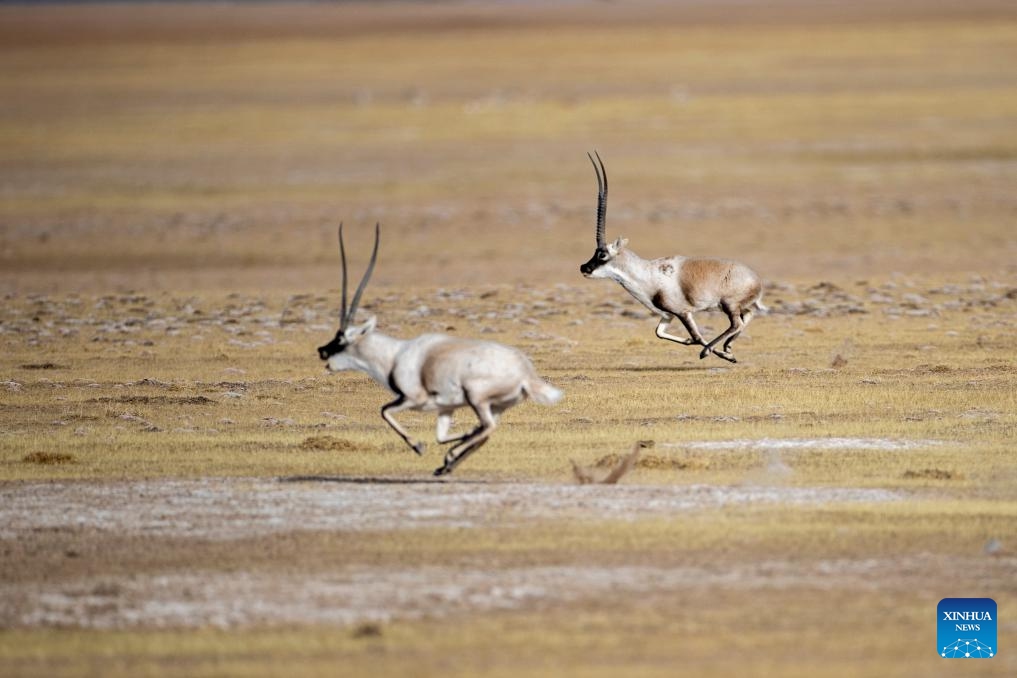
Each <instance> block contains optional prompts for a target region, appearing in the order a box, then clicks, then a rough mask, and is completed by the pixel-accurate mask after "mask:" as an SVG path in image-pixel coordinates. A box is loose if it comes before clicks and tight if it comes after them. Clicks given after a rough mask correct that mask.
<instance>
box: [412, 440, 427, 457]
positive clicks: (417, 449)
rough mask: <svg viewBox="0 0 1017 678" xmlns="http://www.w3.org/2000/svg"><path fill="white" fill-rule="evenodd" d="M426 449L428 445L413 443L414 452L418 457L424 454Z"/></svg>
mask: <svg viewBox="0 0 1017 678" xmlns="http://www.w3.org/2000/svg"><path fill="white" fill-rule="evenodd" d="M426 449H427V445H426V444H425V443H413V451H414V452H416V453H417V456H418V457H419V456H421V455H422V454H424V450H426Z"/></svg>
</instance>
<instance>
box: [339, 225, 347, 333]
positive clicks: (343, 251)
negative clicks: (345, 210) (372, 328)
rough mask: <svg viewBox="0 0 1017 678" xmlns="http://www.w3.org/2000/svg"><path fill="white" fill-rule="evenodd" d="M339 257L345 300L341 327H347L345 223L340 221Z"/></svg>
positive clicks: (341, 313)
mask: <svg viewBox="0 0 1017 678" xmlns="http://www.w3.org/2000/svg"><path fill="white" fill-rule="evenodd" d="M339 259H340V260H341V261H342V266H343V300H342V306H341V307H340V309H339V323H340V329H346V320H347V317H346V247H345V246H344V245H343V224H342V222H341V221H340V222H339Z"/></svg>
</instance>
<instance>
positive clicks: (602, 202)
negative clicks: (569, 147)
mask: <svg viewBox="0 0 1017 678" xmlns="http://www.w3.org/2000/svg"><path fill="white" fill-rule="evenodd" d="M593 153H594V155H596V156H597V159H596V160H594V159H593V155H590V154H589V153H587V154H586V155H587V157H589V158H590V162H592V163H593V170H594V171H595V172H596V173H597V249H595V250H594V251H593V256H592V257H590V260H589V261H587V262H586V263H585V264H583V265H582V266H580V267H579V272H580V273H582V274H583V275H584V276H585V277H587V278H605V277H607V275H608V269H607V268H605V265H606V264H609V263H610V262H611V261H612V260H613V259H614V258H615V257H616V256H618V253H619V252H620V251H622V249H624V247H625V245H626V243H628V240H625V239H624V238H618V239H617V240H615V241H614V242H612V243H609V242H607V241H606V240H605V239H604V222H605V220H606V218H607V170H605V169H604V161H603V160H601V159H600V154H599V153H597V152H596V151H594V152H593ZM597 163H600V165H599V166H598V165H597Z"/></svg>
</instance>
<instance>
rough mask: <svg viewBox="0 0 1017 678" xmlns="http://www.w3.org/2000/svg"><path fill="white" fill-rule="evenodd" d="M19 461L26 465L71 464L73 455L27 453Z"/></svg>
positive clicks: (63, 453)
mask: <svg viewBox="0 0 1017 678" xmlns="http://www.w3.org/2000/svg"><path fill="white" fill-rule="evenodd" d="M21 461H23V462H25V463H26V464H43V465H52V464H73V463H74V455H73V454H67V453H66V452H29V453H28V454H26V455H25V456H24V457H22V458H21Z"/></svg>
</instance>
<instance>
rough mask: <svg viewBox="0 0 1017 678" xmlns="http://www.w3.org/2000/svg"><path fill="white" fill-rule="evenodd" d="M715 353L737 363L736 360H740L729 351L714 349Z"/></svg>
mask: <svg viewBox="0 0 1017 678" xmlns="http://www.w3.org/2000/svg"><path fill="white" fill-rule="evenodd" d="M713 355H715V356H717V357H718V358H723V359H724V360H726V361H728V362H729V363H736V362H738V359H737V358H735V357H734V356H733V355H731V354H730V353H728V352H727V351H714V352H713Z"/></svg>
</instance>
